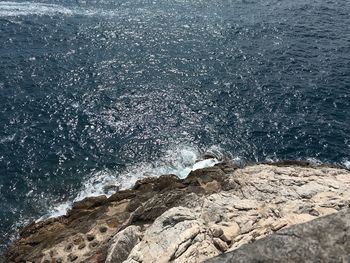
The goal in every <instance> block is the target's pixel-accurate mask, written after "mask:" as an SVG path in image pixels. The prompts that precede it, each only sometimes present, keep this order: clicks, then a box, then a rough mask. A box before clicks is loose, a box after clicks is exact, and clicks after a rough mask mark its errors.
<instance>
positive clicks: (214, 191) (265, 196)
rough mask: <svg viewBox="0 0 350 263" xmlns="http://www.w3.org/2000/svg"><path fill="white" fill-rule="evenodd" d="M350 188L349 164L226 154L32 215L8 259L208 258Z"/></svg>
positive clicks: (336, 201)
mask: <svg viewBox="0 0 350 263" xmlns="http://www.w3.org/2000/svg"><path fill="white" fill-rule="evenodd" d="M349 189H350V172H349V171H347V170H345V169H340V168H336V167H327V166H317V167H313V166H311V165H305V164H304V163H301V164H300V165H298V163H288V164H283V163H278V164H277V165H273V164H256V165H251V166H247V167H245V168H238V167H236V166H235V165H231V164H227V163H221V164H218V165H216V166H214V167H210V168H205V169H200V170H195V171H192V172H191V173H190V174H189V175H188V177H187V178H185V179H179V178H178V177H176V176H175V175H163V176H161V177H159V178H146V179H144V180H141V181H138V182H137V183H136V184H135V186H134V187H133V189H129V190H124V191H119V192H117V193H115V194H114V195H112V196H110V197H109V198H107V197H105V196H100V197H92V198H86V199H84V200H82V201H80V202H77V203H75V204H74V206H73V208H72V209H71V210H70V211H69V213H68V214H67V215H65V216H61V217H58V218H52V219H48V220H45V221H42V222H38V223H31V224H30V225H28V226H26V227H25V228H24V229H23V230H22V231H21V233H20V238H19V239H18V240H17V241H16V242H14V244H13V245H12V246H11V247H10V248H9V249H8V251H7V253H6V254H5V262H32V263H34V262H35V263H39V262H42V263H49V262H54V263H60V262H89V263H90V262H107V263H118V262H130V263H131V262H132V263H137V262H146V263H148V262H176V263H178V262H203V261H205V260H207V259H209V258H213V257H215V256H217V255H220V254H222V253H223V252H231V251H233V252H231V253H236V254H237V253H239V251H244V249H245V246H242V245H245V244H248V243H253V244H252V245H254V244H261V243H262V242H265V241H263V240H265V239H263V240H259V239H261V238H264V237H265V236H267V235H270V234H273V233H275V232H276V231H277V233H282V234H280V235H279V237H281V236H283V233H289V232H288V231H289V230H288V229H293V228H289V227H290V226H292V225H296V224H301V223H305V222H308V221H311V220H313V219H316V218H318V217H322V216H325V215H328V214H333V213H335V212H337V211H339V210H342V209H346V208H347V207H349V204H350V191H349ZM346 211H347V210H346ZM341 213H345V212H343V211H342V212H341ZM348 216H349V213H347V218H348ZM320 220H321V219H320ZM348 223H349V222H348ZM348 223H347V229H349V225H348ZM310 229H313V228H310ZM286 231H287V232H286ZM293 231H294V230H293ZM297 231H299V230H297ZM315 231H316V230H315ZM273 236H274V235H271V236H270V238H273ZM277 236H278V235H277ZM346 238H347V242H348V240H349V233H348V231H347V236H346ZM256 240H259V241H257V242H255V241H256ZM322 240H323V239H322ZM345 241H346V240H345ZM266 242H270V241H266ZM322 242H323V241H322ZM344 244H347V249H348V248H349V246H348V243H346V242H344ZM241 246H242V247H241ZM240 247H241V248H240ZM249 249H250V248H249ZM259 249H260V248H256V250H254V251H257V252H256V253H258V250H259ZM347 252H349V250H348V251H347ZM242 253H243V252H242ZM236 254H230V253H229V254H227V255H236ZM348 254H349V253H348ZM237 255H238V254H237ZM228 258H229V260H231V258H234V256H232V257H231V256H229V257H228ZM282 261H283V260H282ZM211 262H220V261H211ZM225 262H233V261H225ZM235 262H236V261H235ZM246 262H253V261H249V260H247V261H246Z"/></svg>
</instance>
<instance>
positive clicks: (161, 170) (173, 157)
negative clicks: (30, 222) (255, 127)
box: [39, 146, 239, 220]
mask: <svg viewBox="0 0 350 263" xmlns="http://www.w3.org/2000/svg"><path fill="white" fill-rule="evenodd" d="M225 156H226V155H225V154H224V151H223V150H222V149H221V148H220V147H217V146H214V147H211V148H209V149H207V150H205V151H203V150H200V149H197V148H195V147H190V146H178V147H175V148H172V149H171V150H168V151H166V153H165V155H164V156H163V157H161V158H160V159H159V160H158V161H156V162H154V163H147V162H144V163H139V164H137V165H132V166H130V167H127V168H126V170H124V171H122V172H118V171H112V170H105V171H100V172H97V173H94V174H91V175H90V176H88V178H86V180H85V182H84V183H83V187H82V188H81V190H80V192H79V193H78V194H77V195H76V197H75V198H74V200H73V201H69V202H65V203H62V204H59V205H58V206H55V207H54V208H53V209H51V210H50V212H49V213H48V215H46V216H44V217H42V218H41V219H39V220H42V219H45V218H47V217H56V216H60V215H64V214H65V213H66V212H67V210H68V209H69V208H71V205H72V203H73V202H76V201H79V200H82V199H84V198H86V197H92V196H99V195H106V196H110V195H111V194H113V193H115V192H116V191H118V190H122V189H127V188H130V187H132V186H133V185H134V184H135V182H136V181H137V180H140V179H142V178H146V177H158V176H160V175H164V174H175V175H177V176H178V177H180V178H185V177H186V176H187V175H188V174H189V173H190V172H191V171H193V170H197V169H201V168H205V167H211V166H214V165H215V164H217V163H219V162H220V161H223V160H224V159H225ZM230 159H232V158H230ZM233 159H235V161H239V158H233Z"/></svg>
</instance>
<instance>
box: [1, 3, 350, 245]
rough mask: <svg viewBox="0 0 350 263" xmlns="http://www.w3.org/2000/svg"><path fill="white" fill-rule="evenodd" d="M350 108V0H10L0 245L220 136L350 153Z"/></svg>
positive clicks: (246, 157) (245, 149)
mask: <svg viewBox="0 0 350 263" xmlns="http://www.w3.org/2000/svg"><path fill="white" fill-rule="evenodd" d="M349 111H350V2H349V1H348V0H330V1H325V0H293V1H290V0H230V1H228V0H221V1H219V0H210V1H209V0H154V1H147V0H133V1H128V0H124V1H121V0H103V1H93V3H90V1H81V0H78V1H70V0H64V1H55V0H51V1H46V2H44V1H43V2H40V3H38V2H36V3H35V2H34V1H32V2H1V1H0V245H1V246H2V248H3V247H4V246H5V245H6V244H7V243H8V242H9V240H10V239H11V238H13V237H14V236H15V235H16V231H17V229H18V227H21V226H23V224H24V223H26V222H29V221H30V220H31V219H33V218H39V217H40V216H43V215H45V214H48V213H49V212H50V211H51V210H52V209H53V208H54V207H57V206H59V205H60V204H65V203H66V202H69V201H72V200H73V199H74V198H76V197H77V196H85V195H89V194H99V193H101V185H104V184H110V183H111V181H112V182H113V180H114V182H115V183H116V184H117V185H120V186H124V187H125V186H127V185H128V182H129V183H131V182H133V180H135V179H136V178H138V177H140V176H149V175H157V174H159V173H161V172H164V171H165V172H169V170H167V167H168V168H169V167H170V168H171V169H173V170H174V171H175V172H176V171H178V170H181V169H183V168H184V167H185V168H186V167H189V166H191V165H192V164H193V162H194V160H195V159H196V158H197V157H198V156H199V155H200V154H201V153H203V152H205V151H208V150H209V151H215V152H221V153H222V154H224V155H226V156H230V158H236V159H239V160H243V161H263V160H270V159H308V158H313V159H314V160H318V161H322V162H330V163H337V164H344V165H349V160H350V115H349ZM99 187H100V188H99Z"/></svg>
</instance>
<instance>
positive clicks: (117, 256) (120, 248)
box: [106, 226, 141, 263]
mask: <svg viewBox="0 0 350 263" xmlns="http://www.w3.org/2000/svg"><path fill="white" fill-rule="evenodd" d="M140 230H141V229H140V227H139V226H129V227H127V228H125V229H124V230H122V231H120V232H119V233H118V234H116V235H115V236H114V237H113V240H112V242H111V243H112V244H111V246H110V247H109V249H108V255H107V259H106V263H121V262H123V261H124V260H126V259H127V257H128V256H129V253H130V251H131V250H132V249H133V248H134V247H135V245H136V244H137V243H139V242H140V235H141V232H140Z"/></svg>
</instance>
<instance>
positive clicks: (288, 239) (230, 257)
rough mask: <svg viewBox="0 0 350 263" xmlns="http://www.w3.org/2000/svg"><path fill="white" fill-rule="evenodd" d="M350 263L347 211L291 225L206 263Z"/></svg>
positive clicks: (348, 217)
mask: <svg viewBox="0 0 350 263" xmlns="http://www.w3.org/2000/svg"><path fill="white" fill-rule="evenodd" d="M239 262H242V263H249V262H298V263H299V262H350V209H344V210H343V211H341V212H339V213H335V214H332V215H328V216H325V217H322V218H318V219H315V220H312V221H310V222H307V223H304V224H300V225H296V226H292V227H290V228H287V229H284V230H281V231H279V232H276V233H275V234H272V235H270V236H267V237H265V238H263V239H260V240H258V241H256V242H254V243H252V244H246V245H243V246H241V247H240V248H239V249H236V250H234V251H232V252H229V253H225V254H222V255H220V256H218V257H215V258H213V259H209V260H207V261H206V263H239Z"/></svg>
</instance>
